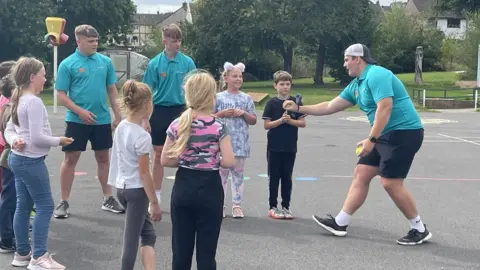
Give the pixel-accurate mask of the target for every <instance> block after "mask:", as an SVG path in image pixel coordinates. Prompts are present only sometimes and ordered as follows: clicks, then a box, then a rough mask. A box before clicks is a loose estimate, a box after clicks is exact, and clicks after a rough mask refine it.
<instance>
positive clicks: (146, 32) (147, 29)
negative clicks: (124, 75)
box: [125, 2, 189, 49]
mask: <svg viewBox="0 0 480 270" xmlns="http://www.w3.org/2000/svg"><path fill="white" fill-rule="evenodd" d="M188 12H189V6H188V4H187V3H186V2H184V3H183V4H182V6H181V7H180V8H178V9H177V10H176V11H174V12H167V13H159V12H157V13H156V14H145V13H143V14H142V13H137V14H134V15H133V23H132V28H133V31H132V33H131V34H129V35H127V41H126V44H125V47H129V48H131V49H136V48H138V47H143V46H145V45H147V44H148V42H149V41H150V40H151V39H152V37H153V33H154V32H155V31H160V30H161V29H162V27H163V26H164V25H167V24H170V23H180V22H183V21H185V20H187V17H188Z"/></svg>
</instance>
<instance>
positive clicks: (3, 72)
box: [0, 61, 15, 79]
mask: <svg viewBox="0 0 480 270" xmlns="http://www.w3.org/2000/svg"><path fill="white" fill-rule="evenodd" d="M13 65H15V61H5V62H2V63H0V79H1V78H3V77H5V76H7V75H8V73H10V70H11V69H12V67H13Z"/></svg>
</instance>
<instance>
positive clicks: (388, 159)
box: [357, 128, 424, 179]
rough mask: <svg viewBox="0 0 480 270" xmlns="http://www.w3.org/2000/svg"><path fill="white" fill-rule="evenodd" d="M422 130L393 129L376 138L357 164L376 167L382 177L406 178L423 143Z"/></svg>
mask: <svg viewBox="0 0 480 270" xmlns="http://www.w3.org/2000/svg"><path fill="white" fill-rule="evenodd" d="M423 137H424V130H423V128H422V129H412V130H393V131H390V132H388V133H386V134H384V135H382V136H380V138H379V139H378V142H377V143H376V144H375V147H374V148H373V150H372V152H370V153H369V154H368V155H367V156H365V157H361V158H360V159H359V160H358V163H357V164H363V165H369V166H373V167H378V168H379V170H380V172H379V174H380V176H381V177H384V178H403V179H404V178H406V177H407V175H408V172H409V171H410V167H411V165H412V162H413V159H414V157H415V154H416V153H417V152H418V150H420V147H421V146H422V143H423Z"/></svg>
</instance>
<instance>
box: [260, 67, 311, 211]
mask: <svg viewBox="0 0 480 270" xmlns="http://www.w3.org/2000/svg"><path fill="white" fill-rule="evenodd" d="M273 80H274V84H273V86H274V87H275V89H276V90H277V94H278V95H277V97H274V98H272V99H270V100H269V101H268V102H267V105H265V110H264V112H263V116H262V118H263V120H264V128H265V129H266V130H268V133H267V140H268V142H267V162H268V177H269V190H270V195H269V204H270V209H269V211H268V215H269V216H270V217H271V218H275V219H293V214H292V211H291V210H290V197H291V194H292V173H293V165H294V164H295V157H296V153H297V139H298V128H299V127H302V128H303V127H305V125H306V122H305V116H306V115H304V114H300V113H295V112H286V111H285V110H284V109H283V106H282V105H283V102H284V101H285V100H287V99H290V100H293V101H295V98H293V97H291V96H290V87H291V86H292V76H291V75H290V74H289V73H288V72H286V71H277V72H275V74H273ZM299 103H300V104H299V105H302V102H301V101H300V102H299ZM280 181H281V196H282V209H278V208H277V197H278V186H279V184H280Z"/></svg>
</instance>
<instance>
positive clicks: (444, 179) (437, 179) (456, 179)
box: [323, 175, 480, 181]
mask: <svg viewBox="0 0 480 270" xmlns="http://www.w3.org/2000/svg"><path fill="white" fill-rule="evenodd" d="M323 177H324V178H353V176H352V175H350V176H348V175H324V176H323ZM407 179H411V180H432V181H480V178H438V177H407Z"/></svg>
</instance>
